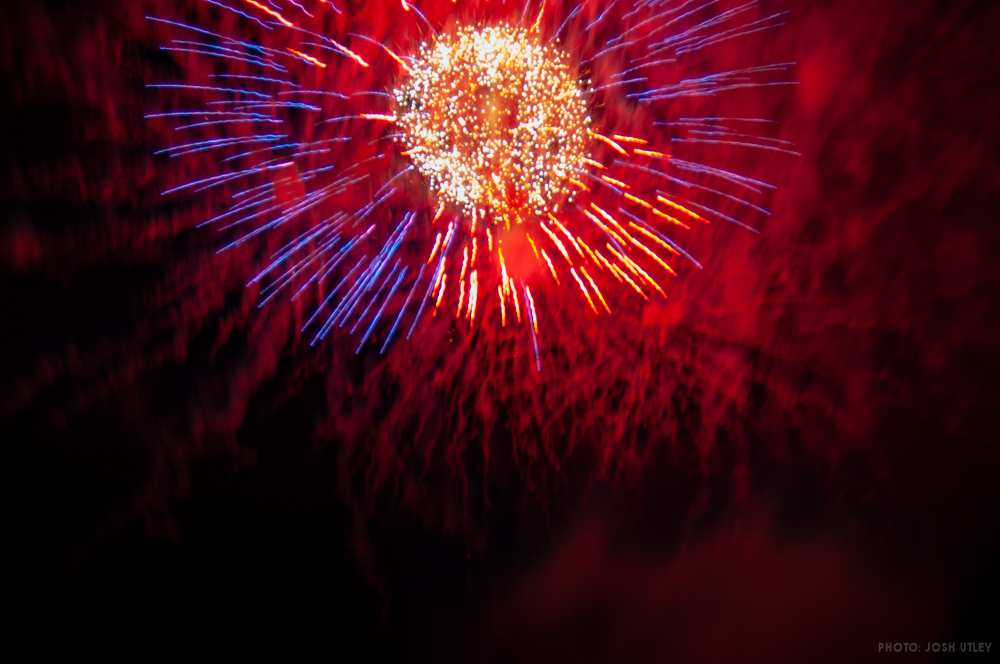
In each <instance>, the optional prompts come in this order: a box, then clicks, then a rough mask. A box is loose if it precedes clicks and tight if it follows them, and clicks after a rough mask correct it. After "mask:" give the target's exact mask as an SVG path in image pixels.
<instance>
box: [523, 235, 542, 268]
mask: <svg viewBox="0 0 1000 664" xmlns="http://www.w3.org/2000/svg"><path fill="white" fill-rule="evenodd" d="M524 237H526V238H528V244H530V245H531V250H532V251H533V252H535V260H536V261H540V260H542V259H541V258H539V257H538V247H536V246H535V241H534V240H533V239H531V233H525V234H524Z"/></svg>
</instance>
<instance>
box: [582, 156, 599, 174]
mask: <svg viewBox="0 0 1000 664" xmlns="http://www.w3.org/2000/svg"><path fill="white" fill-rule="evenodd" d="M583 163H585V164H587V165H588V166H593V167H594V168H599V169H601V170H602V171H603V170H604V164H602V163H601V162H599V161H594V160H593V159H591V158H590V157H584V158H583Z"/></svg>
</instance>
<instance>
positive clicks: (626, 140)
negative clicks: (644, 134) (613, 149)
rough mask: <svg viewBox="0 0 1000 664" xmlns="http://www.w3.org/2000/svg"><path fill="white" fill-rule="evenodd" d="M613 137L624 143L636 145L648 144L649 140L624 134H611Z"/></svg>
mask: <svg viewBox="0 0 1000 664" xmlns="http://www.w3.org/2000/svg"><path fill="white" fill-rule="evenodd" d="M611 138H613V139H615V140H616V141H621V142H622V143H633V144H635V145H648V144H649V141H647V140H646V139H644V138H636V137H635V136H623V135H622V134H611Z"/></svg>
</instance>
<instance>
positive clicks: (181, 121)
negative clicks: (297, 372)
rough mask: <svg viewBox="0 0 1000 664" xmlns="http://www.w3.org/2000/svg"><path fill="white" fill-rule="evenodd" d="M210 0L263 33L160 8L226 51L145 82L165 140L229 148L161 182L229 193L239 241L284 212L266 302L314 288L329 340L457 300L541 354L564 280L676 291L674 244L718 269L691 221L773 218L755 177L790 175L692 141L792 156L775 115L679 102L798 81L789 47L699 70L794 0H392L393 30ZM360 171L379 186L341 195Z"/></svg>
mask: <svg viewBox="0 0 1000 664" xmlns="http://www.w3.org/2000/svg"><path fill="white" fill-rule="evenodd" d="M201 2H202V3H204V4H207V5H210V6H211V7H210V9H211V10H214V11H215V12H218V13H219V14H220V15H228V14H231V15H233V16H229V17H228V19H230V20H235V21H236V23H235V25H239V26H241V29H244V30H245V33H241V34H224V33H222V32H219V31H217V29H213V27H215V26H213V25H206V24H203V23H198V24H195V23H188V22H185V21H182V20H178V19H176V18H172V17H170V16H154V15H147V16H146V19H147V20H148V21H149V22H151V23H153V24H155V25H156V26H157V27H158V28H159V29H161V30H164V31H165V33H166V34H167V35H168V41H166V42H165V43H164V44H163V46H162V51H163V52H164V53H166V54H169V55H170V56H171V57H174V58H178V59H182V61H183V62H190V61H191V60H192V59H198V60H202V61H205V62H207V63H209V64H210V71H212V72H213V73H207V74H204V75H194V74H191V75H189V76H188V77H187V78H183V77H180V78H177V79H174V80H163V81H155V82H150V83H149V84H148V88H150V89H151V90H154V91H155V92H156V95H157V97H156V99H157V100H158V101H159V102H160V106H161V107H160V108H157V109H156V110H151V111H150V112H149V113H148V114H147V115H146V117H147V119H148V120H150V121H154V122H163V123H170V124H169V128H172V130H173V135H175V136H176V137H177V138H176V140H175V141H174V142H173V143H171V144H170V145H168V146H165V147H163V148H162V149H160V150H159V151H158V152H157V155H159V156H161V157H163V158H169V159H181V158H184V157H188V156H191V155H199V156H200V157H205V156H207V155H210V156H212V157H213V158H214V160H215V163H217V170H216V171H215V172H213V173H210V174H202V175H200V176H199V177H197V178H194V179H191V180H186V181H183V182H178V183H176V184H173V185H171V186H169V187H168V188H166V189H165V190H164V191H163V194H164V195H165V196H175V195H182V194H184V195H192V194H204V195H206V196H213V197H215V198H214V199H213V200H217V201H220V202H222V209H221V210H219V211H218V212H217V213H215V214H214V215H213V216H212V217H210V218H208V219H205V220H203V221H202V224H201V225H203V226H212V227H215V228H217V229H219V230H220V231H221V232H222V233H224V234H226V240H225V242H224V243H223V245H222V246H221V248H220V249H219V251H220V252H226V251H232V250H236V249H237V248H240V247H245V246H246V245H252V244H253V241H254V240H255V239H259V238H260V237H261V236H263V235H264V234H278V233H281V235H280V236H279V237H281V238H282V240H281V241H282V242H283V244H282V245H281V246H280V247H279V248H278V249H277V250H276V251H273V252H271V253H265V254H262V255H261V256H260V258H259V262H258V269H257V270H256V272H255V273H253V274H251V275H249V278H248V281H247V286H248V287H254V288H258V289H259V300H258V306H259V307H264V306H267V305H268V304H269V303H271V302H273V301H275V300H278V299H279V298H280V297H285V298H289V299H291V300H293V301H300V300H302V301H311V304H310V305H309V306H310V307H311V308H310V310H309V313H308V314H307V315H306V316H304V322H303V323H302V325H301V329H300V333H302V334H303V335H306V336H307V337H308V339H309V341H310V342H311V343H312V344H316V343H318V342H320V341H322V340H323V339H325V338H327V337H328V336H329V335H330V334H331V332H332V331H333V330H334V329H335V328H340V329H342V330H346V331H349V332H350V333H352V334H356V335H359V337H358V343H357V345H356V352H359V353H360V352H361V351H362V349H363V348H364V347H365V345H366V344H368V343H372V344H374V345H375V346H376V347H377V348H378V349H379V350H380V352H383V353H384V352H385V351H386V350H387V349H388V348H389V346H390V344H391V343H392V342H393V340H394V339H398V338H399V337H400V336H402V337H405V339H411V338H413V336H414V335H415V333H418V332H417V331H418V329H419V327H420V323H421V321H422V320H424V319H426V318H428V317H437V316H443V315H449V316H450V315H453V316H454V318H455V319H456V320H458V321H462V322H464V323H466V324H468V325H475V324H481V323H482V322H483V321H488V322H489V323H490V324H495V325H497V326H499V327H500V328H512V329H515V330H518V331H520V332H515V334H520V333H523V334H525V335H526V337H528V338H530V341H529V343H530V346H529V347H530V348H531V354H530V357H531V358H532V362H533V365H534V367H535V368H536V369H537V370H538V371H541V370H542V367H543V348H544V346H543V345H542V344H541V343H540V340H539V336H540V334H541V332H540V331H541V330H542V329H543V327H542V326H541V325H540V319H541V318H544V312H541V311H540V310H542V309H543V304H544V301H545V300H546V299H547V298H555V297H574V298H578V299H579V300H580V302H581V304H582V306H584V307H585V308H586V310H587V311H588V312H589V315H591V316H595V317H596V316H602V315H609V314H611V313H612V312H613V311H614V309H615V306H616V305H615V301H616V299H621V298H626V297H628V298H640V299H641V300H642V301H649V300H651V299H654V298H666V296H667V280H668V279H670V278H673V277H675V276H677V274H678V269H679V265H678V264H679V263H682V262H686V263H687V264H688V265H690V266H693V267H695V268H697V269H702V267H703V265H702V263H701V262H700V261H699V260H698V259H697V258H696V257H695V256H693V255H692V254H691V253H690V252H689V251H688V250H686V249H685V248H684V247H685V244H686V242H685V235H687V234H689V233H690V232H691V231H692V230H693V229H694V228H695V227H696V226H698V225H701V224H709V223H711V222H712V221H724V222H729V223H732V224H734V225H737V226H739V227H741V228H744V229H747V230H750V231H753V232H756V231H757V228H758V227H759V226H760V224H761V223H762V221H763V220H764V219H766V217H767V216H768V215H769V214H770V212H769V210H768V209H767V208H766V207H764V204H763V202H762V201H761V200H760V197H762V196H764V195H766V194H767V193H769V192H770V191H772V190H773V189H774V188H775V187H774V185H773V184H771V183H769V182H766V181H764V180H762V179H759V178H757V177H750V176H748V175H744V174H741V173H738V172H734V171H731V170H728V169H727V168H724V167H721V166H718V165H711V164H707V163H702V161H701V159H700V157H687V155H686V154H685V153H684V150H685V149H689V150H692V149H696V148H711V147H713V146H727V149H731V148H736V149H745V150H756V151H763V152H766V153H782V154H789V155H796V154H797V153H796V152H795V150H794V149H793V146H792V145H791V144H790V143H789V142H788V141H785V140H782V139H778V138H772V137H768V136H765V135H762V134H761V133H760V132H763V131H766V130H768V129H769V128H772V127H773V125H774V122H773V121H771V120H770V119H768V118H766V117H730V116H722V115H703V116H698V117H687V116H684V115H681V116H678V117H674V116H672V115H671V113H670V112H671V110H672V109H673V108H676V106H675V104H676V102H677V100H681V99H684V98H699V97H715V96H718V95H723V94H725V93H734V94H736V93H738V92H739V91H742V90H748V89H753V88H777V87H783V86H789V85H794V84H795V80H794V74H793V70H794V66H795V63H793V62H764V63H750V64H746V65H744V66H734V67H732V68H729V69H725V70H721V71H712V72H710V73H701V72H700V71H699V72H698V73H697V74H695V73H693V72H692V71H688V70H689V69H695V68H696V67H693V66H692V67H688V66H687V65H688V63H695V62H696V61H697V60H696V58H697V55H698V54H699V53H700V52H701V51H704V50H707V49H711V48H712V47H714V46H716V45H720V44H725V43H729V42H732V41H734V40H738V39H741V38H744V37H747V36H750V35H754V34H757V33H761V32H764V31H768V30H773V29H775V28H777V27H779V26H781V25H783V23H784V20H785V18H786V14H787V12H775V13H767V12H764V11H763V10H762V9H761V7H760V6H759V3H758V2H756V1H749V2H742V3H738V4H728V5H727V4H726V3H720V2H715V1H707V2H699V1H696V0H689V1H687V2H666V1H657V0H643V1H638V2H631V3H627V2H610V3H597V2H594V1H592V0H591V1H588V0H584V1H582V2H579V3H570V4H568V5H563V4H562V3H555V2H544V1H537V0H527V1H526V2H524V3H523V5H522V6H520V7H515V6H514V5H515V4H518V3H515V2H510V3H507V2H487V1H483V2H453V3H450V4H449V3H445V7H444V8H443V9H442V10H441V11H429V10H428V11H427V12H426V13H425V12H424V11H422V10H421V8H420V6H419V4H420V3H416V2H407V1H406V0H403V1H402V2H389V1H388V0H387V2H386V3H385V7H384V8H383V11H387V12H393V13H395V14H398V16H395V17H393V18H392V19H391V21H390V22H391V23H392V24H393V25H396V26H400V27H398V28H396V29H395V32H394V34H393V35H391V36H390V38H388V39H383V40H379V39H376V38H375V37H373V36H370V35H365V34H361V33H360V32H357V31H354V30H352V29H351V28H350V27H349V25H348V27H347V28H346V29H338V28H332V27H331V26H342V25H344V24H345V23H347V24H349V22H350V20H351V18H352V17H351V16H349V11H348V9H346V8H345V7H342V6H339V5H338V3H336V2H333V1H331V0H301V2H298V1H295V0H262V1H261V2H257V1H255V0H243V1H242V2H241V1H240V0H226V1H221V0H220V1H216V0H201ZM428 14H429V15H430V16H428ZM438 15H440V16H438ZM396 33H398V36H396ZM183 71H185V72H187V71H208V70H206V69H205V67H204V64H202V65H201V66H200V67H199V68H185V69H184V70H183ZM331 73H336V76H330V74H331ZM331 80H336V82H337V84H336V86H334V85H332V84H331V83H330V81H331ZM351 81H358V82H361V83H362V85H360V86H357V87H350V85H351ZM355 85H357V84H355ZM483 90H485V92H483ZM622 109H625V110H622ZM699 154H700V153H699ZM695 159H697V160H695ZM415 191H419V192H420V194H419V195H415V194H414V193H413V192H415ZM358 192H366V193H365V194H364V195H366V196H367V198H366V199H365V200H366V202H365V203H364V204H363V205H360V206H356V205H351V204H348V203H345V200H347V201H353V200H357V197H358ZM394 199H395V200H394ZM400 200H402V201H405V203H404V205H405V206H406V208H407V209H406V211H405V212H404V213H402V214H400V215H395V213H393V212H392V211H391V208H392V206H393V205H394V204H395V203H396V202H398V201H400ZM724 206H725V209H726V210H727V212H723V211H722V210H721V209H718V208H722V207H724ZM734 206H735V208H736V209H737V210H740V211H742V214H739V215H737V216H734V213H733V212H732V209H733V207H734ZM286 239H287V241H285V240H286ZM567 289H568V290H567ZM568 293H575V295H567V294H568ZM310 298H311V300H310ZM540 313H542V315H541V316H540Z"/></svg>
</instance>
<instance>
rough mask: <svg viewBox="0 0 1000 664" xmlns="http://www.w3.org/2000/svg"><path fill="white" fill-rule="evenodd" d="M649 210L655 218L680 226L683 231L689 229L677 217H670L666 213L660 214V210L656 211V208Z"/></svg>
mask: <svg viewBox="0 0 1000 664" xmlns="http://www.w3.org/2000/svg"><path fill="white" fill-rule="evenodd" d="M650 209H651V211H652V212H653V214H655V215H656V216H657V217H660V218H662V219H666V220H667V221H669V222H670V223H672V224H676V225H678V226H680V227H681V228H683V229H685V230H690V229H691V227H690V226H688V225H687V224H685V223H684V222H683V221H681V220H680V219H678V218H677V217H671V216H670V215H669V214H667V213H666V212H661V211H660V210H657V209H656V208H650Z"/></svg>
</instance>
